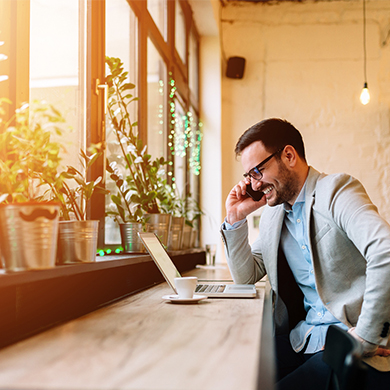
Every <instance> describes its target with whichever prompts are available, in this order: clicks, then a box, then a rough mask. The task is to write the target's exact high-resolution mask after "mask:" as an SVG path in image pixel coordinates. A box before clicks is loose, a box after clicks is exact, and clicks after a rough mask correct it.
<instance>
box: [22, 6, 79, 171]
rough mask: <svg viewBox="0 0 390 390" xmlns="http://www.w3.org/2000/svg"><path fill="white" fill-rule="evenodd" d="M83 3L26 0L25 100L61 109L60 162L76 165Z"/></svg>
mask: <svg viewBox="0 0 390 390" xmlns="http://www.w3.org/2000/svg"><path fill="white" fill-rule="evenodd" d="M79 3H80V4H79ZM83 3H84V1H80V2H79V0H56V1H55V2H53V1H52V0H30V40H29V42H30V50H29V52H30V61H29V64H30V91H29V94H30V98H29V100H30V102H32V101H35V100H38V101H41V100H44V101H47V102H49V103H50V104H52V105H53V106H54V107H55V108H56V109H57V110H59V111H60V112H61V113H62V115H63V116H64V118H65V119H66V123H67V131H66V132H65V133H63V134H62V136H61V142H62V144H63V145H64V148H65V150H64V151H63V153H62V158H63V164H64V165H72V166H74V167H77V168H78V169H80V166H79V159H78V155H79V151H80V148H82V149H85V123H84V117H85V113H84V109H85V102H84V98H85V96H84V91H85V88H84V83H85V80H84V77H85V72H84V67H85V62H84V53H83V46H82V45H79V40H81V41H83V35H84V32H83V31H82V29H81V26H80V24H79V20H80V18H81V17H82V15H83Z"/></svg>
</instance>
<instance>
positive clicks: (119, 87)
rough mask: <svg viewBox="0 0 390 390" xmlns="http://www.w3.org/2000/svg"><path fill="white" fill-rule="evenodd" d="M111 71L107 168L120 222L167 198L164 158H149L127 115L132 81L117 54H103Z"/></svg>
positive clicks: (155, 210) (138, 218)
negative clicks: (112, 137) (109, 137)
mask: <svg viewBox="0 0 390 390" xmlns="http://www.w3.org/2000/svg"><path fill="white" fill-rule="evenodd" d="M106 64H107V66H108V68H109V70H110V74H109V75H108V76H107V77H106V83H107V85H108V114H109V117H110V121H111V125H112V131H113V133H114V134H115V140H114V141H111V142H110V143H109V144H108V150H109V151H110V152H111V153H110V156H108V159H107V164H106V167H107V171H108V173H109V174H110V178H111V179H112V180H113V181H114V183H115V185H116V188H117V193H116V194H112V195H111V200H112V201H113V203H114V204H115V206H116V209H117V210H116V211H115V212H113V211H112V212H108V214H113V215H115V216H119V217H120V218H121V219H122V221H123V222H139V221H142V218H143V214H144V213H145V212H146V213H159V212H161V210H162V209H161V205H162V204H163V203H164V202H166V198H167V194H166V190H165V186H166V180H165V175H166V172H165V165H166V164H167V163H168V162H167V161H165V160H164V158H162V157H161V158H156V159H155V160H152V157H151V155H150V154H148V153H147V148H146V146H144V145H143V142H142V140H141V139H140V138H139V137H138V133H137V131H136V127H137V122H132V121H131V118H130V105H131V104H132V103H133V102H135V101H136V100H138V98H137V97H134V96H133V92H132V91H133V90H134V88H135V85H134V84H131V83H128V82H127V76H128V72H125V71H124V68H123V63H122V61H121V60H120V59H119V58H112V57H106Z"/></svg>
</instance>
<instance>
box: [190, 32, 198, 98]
mask: <svg viewBox="0 0 390 390" xmlns="http://www.w3.org/2000/svg"><path fill="white" fill-rule="evenodd" d="M189 56H190V58H189V65H188V68H189V84H190V90H191V92H192V94H193V98H194V99H195V100H196V101H197V100H198V97H199V91H198V73H199V71H198V70H199V67H198V42H197V40H196V37H195V34H191V35H190V54H189Z"/></svg>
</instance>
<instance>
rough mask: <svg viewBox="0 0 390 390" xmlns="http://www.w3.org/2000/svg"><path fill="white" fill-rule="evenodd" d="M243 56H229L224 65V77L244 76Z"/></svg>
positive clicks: (239, 77) (240, 77)
mask: <svg viewBox="0 0 390 390" xmlns="http://www.w3.org/2000/svg"><path fill="white" fill-rule="evenodd" d="M244 69H245V58H243V57H229V59H228V62H227V67H226V77H229V78H231V79H242V77H243V76H244Z"/></svg>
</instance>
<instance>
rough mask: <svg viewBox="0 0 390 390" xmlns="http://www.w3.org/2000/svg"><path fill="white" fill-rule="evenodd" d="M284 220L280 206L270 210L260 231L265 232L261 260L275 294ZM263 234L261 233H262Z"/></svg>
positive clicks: (282, 209)
mask: <svg viewBox="0 0 390 390" xmlns="http://www.w3.org/2000/svg"><path fill="white" fill-rule="evenodd" d="M283 219H284V208H283V206H282V205H280V206H277V207H275V208H272V212H271V213H270V215H268V218H267V219H266V224H267V225H268V226H266V227H265V226H264V227H263V229H262V231H264V232H265V234H264V235H265V240H264V242H265V243H268V244H266V245H264V249H263V259H264V263H265V267H266V269H267V274H268V277H269V281H270V283H271V286H272V288H273V290H274V291H275V292H277V291H278V269H277V264H278V250H279V243H280V235H281V233H282V225H283ZM262 234H263V233H262Z"/></svg>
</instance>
